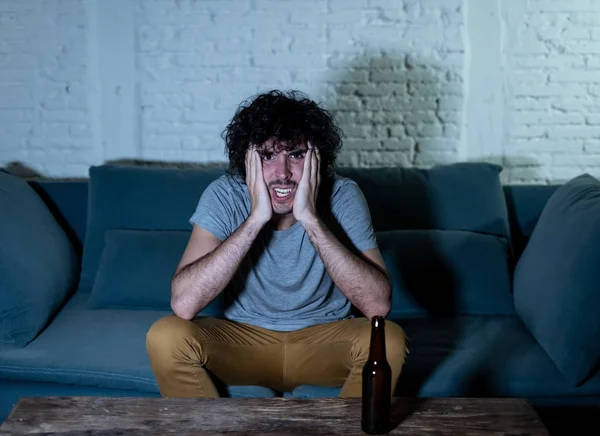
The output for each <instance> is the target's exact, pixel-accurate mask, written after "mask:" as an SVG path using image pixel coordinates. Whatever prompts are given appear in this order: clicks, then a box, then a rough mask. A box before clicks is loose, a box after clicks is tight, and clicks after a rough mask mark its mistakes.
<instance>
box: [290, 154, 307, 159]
mask: <svg viewBox="0 0 600 436" xmlns="http://www.w3.org/2000/svg"><path fill="white" fill-rule="evenodd" d="M290 157H291V158H292V159H302V158H303V157H304V153H292V154H290Z"/></svg>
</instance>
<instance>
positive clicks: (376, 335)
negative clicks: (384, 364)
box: [369, 316, 386, 360]
mask: <svg viewBox="0 0 600 436" xmlns="http://www.w3.org/2000/svg"><path fill="white" fill-rule="evenodd" d="M385 356H386V354H385V319H384V318H383V317H382V316H374V317H373V318H371V346H370V348H369V360H385Z"/></svg>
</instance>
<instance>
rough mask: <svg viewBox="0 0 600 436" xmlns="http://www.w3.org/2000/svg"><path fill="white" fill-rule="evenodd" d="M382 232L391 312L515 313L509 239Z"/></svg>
mask: <svg viewBox="0 0 600 436" xmlns="http://www.w3.org/2000/svg"><path fill="white" fill-rule="evenodd" d="M376 236H377V243H378V244H379V249H380V250H381V254H382V256H383V260H384V261H385V264H386V267H387V269H388V271H389V273H390V276H391V279H392V310H391V313H390V315H389V316H390V317H392V318H395V317H409V316H424V315H432V316H441V315H444V316H449V315H457V314H464V315H514V313H515V311H514V306H513V297H512V292H511V267H510V246H509V244H508V241H507V240H506V239H505V238H503V237H496V236H492V235H486V234H479V233H473V232H467V231H457V230H390V231H384V232H376Z"/></svg>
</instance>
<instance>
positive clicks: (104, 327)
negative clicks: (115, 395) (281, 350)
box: [0, 294, 600, 398]
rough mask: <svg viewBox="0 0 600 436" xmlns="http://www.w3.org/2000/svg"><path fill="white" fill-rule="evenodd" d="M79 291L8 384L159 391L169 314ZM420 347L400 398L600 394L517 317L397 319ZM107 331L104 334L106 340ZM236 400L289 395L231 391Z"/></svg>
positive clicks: (8, 356) (316, 391) (6, 357)
mask: <svg viewBox="0 0 600 436" xmlns="http://www.w3.org/2000/svg"><path fill="white" fill-rule="evenodd" d="M87 297H88V295H87V294H76V295H74V296H73V298H72V299H71V300H70V301H69V302H68V303H67V305H66V306H65V308H64V310H62V311H61V312H60V313H59V315H58V316H57V317H56V319H55V320H54V321H53V322H52V323H51V324H50V325H49V326H48V327H47V328H46V329H45V330H44V331H43V332H42V334H41V335H40V336H39V337H38V338H37V339H36V340H35V341H33V342H31V343H30V344H29V345H27V346H26V347H24V348H16V347H11V346H6V345H2V346H1V348H0V378H2V379H6V380H18V381H30V382H46V383H57V384H61V385H64V384H71V385H79V386H88V387H96V388H105V389H117V390H125V391H126V390H131V391H138V392H140V393H148V394H158V387H157V385H156V381H155V380H154V376H153V374H152V370H151V368H150V365H149V362H148V358H147V354H146V351H145V336H146V332H147V331H148V329H149V327H150V325H151V324H152V323H153V322H154V321H155V320H157V319H158V318H160V317H162V316H164V315H166V314H168V313H169V312H167V311H152V310H113V309H110V310H103V309H102V310H101V309H87V308H86V302H87ZM397 322H398V323H399V324H400V325H401V326H402V327H403V328H404V330H405V331H406V334H407V336H408V338H409V341H410V356H409V359H408V360H407V363H406V366H405V368H404V370H403V373H402V376H401V378H400V382H399V385H398V391H397V394H398V395H417V396H421V397H439V396H511V397H525V398H531V397H541V398H543V397H557V396H561V397H581V396H597V395H600V373H598V374H596V375H595V376H594V377H593V378H592V379H590V380H588V381H587V382H586V383H584V384H583V385H582V386H579V387H575V386H572V385H570V384H569V383H568V382H566V380H565V379H564V377H563V376H562V375H561V373H560V372H559V371H558V369H557V368H556V367H555V365H554V363H553V362H552V361H551V360H550V358H549V357H548V356H547V355H546V353H545V352H544V351H543V349H542V348H541V347H540V346H539V345H538V344H537V342H536V341H535V339H534V338H533V337H532V336H531V335H530V334H529V333H528V331H527V330H526V329H525V328H524V326H523V325H522V323H521V321H520V320H519V319H518V318H517V317H512V316H506V317H502V316H457V317H452V318H436V319H410V320H409V319H405V320H397ZM100 332H101V334H100ZM225 389H226V390H227V393H228V395H230V396H232V397H272V396H277V395H279V394H278V393H276V392H274V391H272V390H271V389H267V388H263V387H258V386H232V387H226V388H225ZM339 391H340V388H339V387H338V388H318V387H313V386H300V387H298V388H296V390H295V391H294V392H293V393H286V394H285V395H284V396H286V397H288V396H294V397H300V398H302V397H315V396H317V397H319V396H321V397H323V396H337V395H338V394H339Z"/></svg>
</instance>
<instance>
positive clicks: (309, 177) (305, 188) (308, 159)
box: [292, 142, 321, 223]
mask: <svg viewBox="0 0 600 436" xmlns="http://www.w3.org/2000/svg"><path fill="white" fill-rule="evenodd" d="M320 182H321V173H320V156H319V150H318V149H317V148H316V147H313V146H312V145H311V143H310V142H309V143H308V150H307V151H306V155H305V156H304V170H303V172H302V179H301V180H300V183H299V184H298V189H297V191H296V196H295V197H294V207H293V209H292V211H293V213H294V218H296V219H297V220H298V221H300V223H303V222H306V221H307V220H310V219H314V218H316V217H317V196H318V194H319V184H320Z"/></svg>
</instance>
